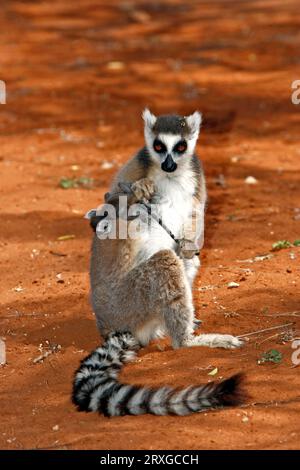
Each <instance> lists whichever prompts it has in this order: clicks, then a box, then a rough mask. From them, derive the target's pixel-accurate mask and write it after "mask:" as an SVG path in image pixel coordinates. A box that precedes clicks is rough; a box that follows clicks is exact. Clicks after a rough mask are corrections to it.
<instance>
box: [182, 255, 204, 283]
mask: <svg viewBox="0 0 300 470" xmlns="http://www.w3.org/2000/svg"><path fill="white" fill-rule="evenodd" d="M183 264H184V269H185V274H186V277H187V279H188V281H189V284H190V286H191V287H193V283H194V280H195V277H196V275H197V272H198V270H199V267H200V260H199V257H198V256H196V255H195V256H193V257H192V258H184V259H183Z"/></svg>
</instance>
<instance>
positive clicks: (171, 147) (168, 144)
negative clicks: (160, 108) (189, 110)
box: [143, 109, 201, 173]
mask: <svg viewBox="0 0 300 470" xmlns="http://www.w3.org/2000/svg"><path fill="white" fill-rule="evenodd" d="M143 118H144V121H145V141H146V146H147V149H148V152H149V154H150V156H151V159H152V161H153V162H155V163H156V164H157V165H160V168H161V170H162V171H165V172H167V173H173V172H175V171H176V170H177V168H178V169H179V168H180V167H181V166H183V165H185V163H186V161H187V160H188V159H190V158H191V157H192V155H193V154H194V151H195V146H196V142H197V139H198V135H199V129H200V124H201V114H200V113H198V112H197V111H196V112H195V113H194V114H191V115H190V116H187V117H180V116H176V115H167V116H159V117H156V116H154V114H152V113H151V112H150V111H149V110H148V109H145V111H144V113H143Z"/></svg>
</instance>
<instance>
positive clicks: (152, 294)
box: [73, 109, 242, 416]
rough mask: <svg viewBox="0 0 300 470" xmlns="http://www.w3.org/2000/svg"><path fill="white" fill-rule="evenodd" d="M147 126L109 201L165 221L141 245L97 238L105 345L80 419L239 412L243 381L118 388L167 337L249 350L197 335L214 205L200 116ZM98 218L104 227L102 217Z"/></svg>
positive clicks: (181, 343)
mask: <svg viewBox="0 0 300 470" xmlns="http://www.w3.org/2000/svg"><path fill="white" fill-rule="evenodd" d="M143 118H144V121H145V129H144V132H145V144H146V145H145V147H144V148H142V149H141V150H140V151H139V152H138V153H137V154H136V155H135V156H134V157H133V158H132V159H131V160H129V162H128V163H127V164H126V165H125V166H124V167H123V168H121V170H120V171H119V173H118V174H117V176H116V178H115V180H114V181H113V183H112V186H111V189H110V192H109V193H108V194H107V195H106V198H105V199H106V202H107V203H112V204H114V206H116V204H115V201H116V196H118V195H121V194H122V193H123V194H124V193H125V194H127V203H128V207H132V205H134V204H135V205H136V206H137V207H138V208H139V209H140V212H138V214H140V217H141V218H142V214H144V215H145V204H147V203H149V204H151V205H152V206H153V207H154V208H155V211H156V214H158V217H155V218H151V215H150V219H151V224H150V225H151V227H150V226H149V224H148V225H146V229H144V230H142V231H141V232H140V233H139V232H138V233H137V235H136V236H134V237H130V236H127V237H120V236H119V233H120V229H118V231H117V235H116V236H115V237H99V236H97V235H96V234H95V236H94V239H93V244H92V257H91V272H90V279H91V298H92V305H93V309H94V312H95V315H96V320H97V326H98V328H99V331H100V333H101V335H102V336H103V337H104V340H105V342H104V344H103V345H102V346H101V347H99V348H97V349H96V350H95V351H94V352H92V353H91V354H90V355H89V356H88V357H87V358H86V359H84V360H83V361H82V363H81V365H80V367H79V369H78V370H77V372H76V374H75V379H74V385H73V402H74V403H75V404H76V405H77V407H78V409H79V410H85V411H100V412H102V413H104V414H105V415H107V416H118V415H124V414H133V415H138V414H144V413H152V414H156V415H166V414H177V415H186V414H189V413H192V412H195V411H200V410H202V409H209V408H215V407H220V406H226V405H235V404H238V403H240V399H241V394H240V387H239V383H240V375H236V376H233V377H231V378H229V379H227V380H224V381H223V382H220V383H215V382H213V383H209V384H207V385H197V386H193V387H188V388H185V389H183V390H178V389H174V388H172V387H161V388H151V389H150V388H148V387H142V386H133V385H127V384H122V383H120V382H119V381H118V374H119V372H120V369H121V367H122V365H123V363H125V362H127V361H129V360H132V359H133V358H134V356H135V351H136V350H138V348H139V347H140V346H145V345H147V344H148V343H149V341H150V340H152V339H154V338H156V337H158V336H159V335H160V334H161V333H162V332H163V333H164V334H167V335H168V336H170V338H171V341H172V345H173V347H174V348H179V347H187V346H208V347H222V348H237V347H239V346H241V345H242V341H241V340H240V339H239V338H237V337H234V336H231V335H222V334H215V333H213V334H200V335H198V336H196V335H195V334H194V330H195V323H197V320H195V317H194V307H193V300H192V284H193V280H194V278H195V275H196V273H197V270H198V267H199V265H200V262H199V257H198V251H199V250H200V249H201V248H202V243H203V233H204V210H205V204H206V188H205V178H204V174H203V170H202V166H201V163H200V161H199V160H198V158H197V157H196V155H195V153H194V152H195V146H196V142H197V139H198V135H199V129H200V124H201V114H200V113H198V112H195V113H194V114H191V115H190V116H187V117H181V116H177V115H166V116H159V117H156V116H154V115H153V114H152V113H151V112H150V111H149V110H148V109H146V110H145V111H144V113H143ZM117 206H118V204H117ZM118 207H119V206H118ZM91 214H92V215H91ZM146 214H147V215H148V212H146ZM105 215H106V216H107V213H106V214H105ZM90 217H92V222H93V221H95V220H96V221H98V220H102V219H101V218H100V219H97V217H96V216H95V213H94V212H92V213H90ZM94 217H95V220H93V218H94ZM136 217H138V215H137V216H136ZM132 219H133V220H132ZM132 219H130V220H127V221H125V219H124V217H123V215H122V214H121V212H120V210H119V212H118V220H119V221H120V222H122V223H123V225H124V223H126V224H127V226H128V227H129V226H130V224H133V223H136V218H135V217H133V218H132ZM160 221H163V224H161V223H160ZM191 221H192V223H190V222H191ZM148 222H149V220H148ZM193 222H196V224H194V223H193ZM108 223H109V217H108ZM195 226H197V228H195ZM106 227H107V225H106ZM98 235H99V234H98Z"/></svg>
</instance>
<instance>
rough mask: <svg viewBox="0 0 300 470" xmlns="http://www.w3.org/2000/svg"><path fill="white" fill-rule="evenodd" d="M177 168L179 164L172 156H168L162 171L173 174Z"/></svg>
mask: <svg viewBox="0 0 300 470" xmlns="http://www.w3.org/2000/svg"><path fill="white" fill-rule="evenodd" d="M176 168H177V163H175V162H174V160H173V158H172V155H170V154H168V155H167V158H166V159H165V161H164V162H163V163H162V164H161V169H162V170H163V171H166V172H167V173H173V171H175V170H176Z"/></svg>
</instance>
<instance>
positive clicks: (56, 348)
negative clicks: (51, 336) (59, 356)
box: [32, 343, 61, 364]
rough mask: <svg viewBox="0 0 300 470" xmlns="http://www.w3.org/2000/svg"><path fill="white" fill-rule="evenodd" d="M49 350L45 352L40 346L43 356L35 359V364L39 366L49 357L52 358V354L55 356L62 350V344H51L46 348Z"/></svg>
mask: <svg viewBox="0 0 300 470" xmlns="http://www.w3.org/2000/svg"><path fill="white" fill-rule="evenodd" d="M46 347H47V349H46V350H45V351H44V347H43V346H42V345H40V346H39V350H40V351H41V353H42V354H41V355H40V356H38V357H36V358H35V359H33V361H32V362H33V363H34V364H38V363H39V362H43V361H44V359H46V358H47V357H48V356H50V354H54V353H56V352H58V351H60V350H61V345H60V344H56V343H53V344H49V345H47V346H46Z"/></svg>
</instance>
